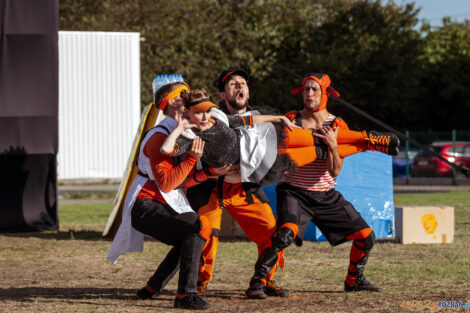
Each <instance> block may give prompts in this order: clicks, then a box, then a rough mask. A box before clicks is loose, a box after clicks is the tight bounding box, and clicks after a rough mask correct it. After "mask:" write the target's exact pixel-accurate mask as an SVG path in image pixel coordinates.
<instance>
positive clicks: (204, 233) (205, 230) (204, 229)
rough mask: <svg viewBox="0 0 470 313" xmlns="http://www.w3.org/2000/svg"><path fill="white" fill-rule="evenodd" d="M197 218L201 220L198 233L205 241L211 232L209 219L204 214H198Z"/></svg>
mask: <svg viewBox="0 0 470 313" xmlns="http://www.w3.org/2000/svg"><path fill="white" fill-rule="evenodd" d="M199 220H200V221H201V230H200V231H199V235H201V237H202V238H204V240H206V241H207V240H209V238H210V236H211V234H212V232H213V228H212V225H211V223H210V221H209V219H208V218H207V217H206V216H204V215H199Z"/></svg>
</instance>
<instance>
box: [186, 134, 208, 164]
mask: <svg viewBox="0 0 470 313" xmlns="http://www.w3.org/2000/svg"><path fill="white" fill-rule="evenodd" d="M204 144H205V142H204V140H202V139H201V137H197V136H196V137H195V138H194V139H193V145H192V146H191V149H190V150H189V151H188V154H189V155H190V156H192V157H194V158H196V159H200V158H201V157H202V152H203V151H204Z"/></svg>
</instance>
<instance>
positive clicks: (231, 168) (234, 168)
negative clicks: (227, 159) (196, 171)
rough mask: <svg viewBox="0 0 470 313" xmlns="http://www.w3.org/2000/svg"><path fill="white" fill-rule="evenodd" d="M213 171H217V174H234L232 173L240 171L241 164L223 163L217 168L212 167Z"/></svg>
mask: <svg viewBox="0 0 470 313" xmlns="http://www.w3.org/2000/svg"><path fill="white" fill-rule="evenodd" d="M212 171H213V172H214V173H215V175H217V176H226V175H232V174H237V173H239V172H240V165H238V164H236V165H232V164H228V165H223V166H221V167H217V168H212Z"/></svg>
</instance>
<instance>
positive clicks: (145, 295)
mask: <svg viewBox="0 0 470 313" xmlns="http://www.w3.org/2000/svg"><path fill="white" fill-rule="evenodd" d="M154 295H155V296H156V297H158V296H159V295H160V293H159V292H155V293H151V292H150V291H148V290H147V288H145V287H144V288H142V289H140V290H139V291H137V297H138V298H139V299H142V300H148V299H151V298H152V297H153V296H154Z"/></svg>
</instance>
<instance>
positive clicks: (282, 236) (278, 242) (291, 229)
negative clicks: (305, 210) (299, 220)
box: [272, 223, 299, 250]
mask: <svg viewBox="0 0 470 313" xmlns="http://www.w3.org/2000/svg"><path fill="white" fill-rule="evenodd" d="M298 229H299V228H298V227H297V225H296V224H293V223H286V224H283V225H282V226H281V227H280V228H279V229H278V231H277V232H276V233H275V234H274V236H273V239H272V245H273V247H275V248H277V249H279V250H284V249H285V248H287V247H288V246H289V245H290V244H291V243H292V242H294V239H295V237H296V236H297V232H298Z"/></svg>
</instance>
